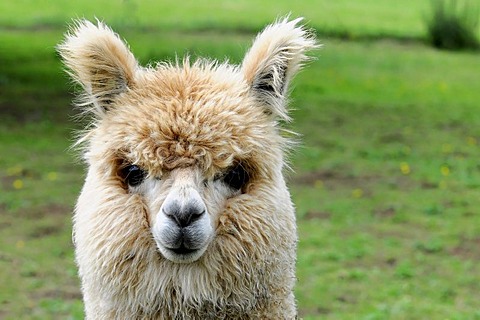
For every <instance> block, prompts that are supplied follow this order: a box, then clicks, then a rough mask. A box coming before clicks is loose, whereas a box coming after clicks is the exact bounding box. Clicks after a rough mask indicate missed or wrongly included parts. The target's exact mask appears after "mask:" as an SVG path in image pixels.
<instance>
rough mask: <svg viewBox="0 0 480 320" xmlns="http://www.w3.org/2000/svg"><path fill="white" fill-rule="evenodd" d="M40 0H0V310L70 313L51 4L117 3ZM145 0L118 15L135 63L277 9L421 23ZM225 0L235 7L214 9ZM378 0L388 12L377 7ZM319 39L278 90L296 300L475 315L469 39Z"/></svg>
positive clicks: (228, 48)
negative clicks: (41, 0) (288, 166)
mask: <svg viewBox="0 0 480 320" xmlns="http://www.w3.org/2000/svg"><path fill="white" fill-rule="evenodd" d="M57 2H58V3H59V5H58V7H56V6H53V5H52V6H51V7H50V6H49V3H48V2H45V4H44V5H43V6H42V7H41V10H27V8H29V5H32V4H31V3H29V2H21V3H14V2H5V1H4V2H1V3H0V21H1V22H0V61H2V64H0V114H1V116H2V117H1V119H2V120H0V186H1V192H0V243H1V244H2V245H1V246H0V283H1V284H2V285H1V287H0V318H2V319H65V318H67V319H68V318H70V319H81V318H82V316H83V314H82V303H81V300H80V294H79V284H78V280H77V277H76V268H75V266H74V262H73V253H72V251H73V246H72V244H71V235H70V233H71V222H70V220H71V211H72V208H73V205H74V202H75V199H76V197H77V195H78V193H79V190H80V187H81V183H82V178H83V177H82V175H83V174H82V170H83V169H82V166H81V165H79V164H77V163H76V162H75V160H74V159H75V156H74V154H72V153H71V152H69V151H68V147H69V145H70V144H71V141H72V138H71V137H72V136H71V131H72V130H73V129H74V128H78V126H77V125H76V124H74V123H73V122H72V121H71V120H70V119H69V115H71V114H73V112H72V110H71V107H70V106H69V104H70V102H69V100H70V98H71V96H70V95H69V93H68V92H71V91H72V90H73V88H72V87H71V86H70V85H69V84H68V82H67V78H66V76H65V75H64V74H63V73H62V71H61V66H60V63H59V61H58V58H57V56H56V55H55V53H54V50H53V48H54V46H55V44H56V43H58V42H59V41H60V40H61V38H62V33H63V31H64V27H63V26H64V22H65V21H67V20H68V19H69V17H71V16H73V15H80V16H82V15H85V16H91V15H93V13H94V12H97V15H99V16H102V12H104V13H108V14H109V15H110V16H108V15H106V16H107V17H110V18H111V19H112V20H113V21H114V23H116V24H117V25H120V24H122V23H124V22H125V20H122V19H124V17H126V16H127V15H126V12H128V10H127V9H125V8H126V7H127V6H128V5H130V6H132V5H133V4H132V3H123V4H121V3H120V2H113V1H110V2H106V5H105V7H102V10H97V9H96V6H95V5H90V4H89V3H86V4H82V7H81V8H80V7H75V6H73V5H72V4H70V2H66V1H65V2H61V1H57ZM162 3H164V4H162V5H160V4H155V5H154V4H153V2H151V3H150V5H151V6H152V7H154V8H156V9H157V10H158V11H159V12H162V19H161V20H158V19H157V18H158V14H157V13H156V12H155V10H151V11H147V9H146V8H148V6H147V7H144V6H143V5H142V6H138V7H137V8H136V9H135V10H136V11H135V12H136V14H134V15H132V19H133V18H135V17H136V18H137V19H138V17H139V16H141V17H142V19H140V20H136V21H133V22H134V24H136V26H137V28H138V27H139V26H140V27H141V28H142V29H141V31H138V29H135V28H133V29H130V30H127V28H125V30H124V31H123V32H122V36H123V37H125V38H126V39H127V40H128V41H129V43H130V45H131V47H132V50H133V51H134V52H135V54H136V55H137V56H138V57H139V59H140V60H141V62H142V63H144V64H145V63H148V62H149V61H154V60H156V59H165V58H167V59H173V58H174V54H175V52H177V53H178V54H179V55H183V54H184V53H185V52H186V51H189V52H193V54H194V55H195V54H197V55H206V56H210V57H216V58H219V59H223V58H224V57H226V56H228V57H231V60H232V61H234V62H239V61H240V60H241V57H242V56H243V53H244V52H245V49H246V48H247V47H248V45H249V44H250V43H251V37H252V34H249V30H256V29H257V28H259V27H260V26H261V25H262V24H264V23H265V22H267V21H269V20H271V18H272V17H273V16H276V15H277V13H278V12H279V11H292V12H293V13H297V12H298V13H300V14H301V13H302V12H303V13H308V14H306V16H307V17H308V19H309V20H311V22H312V25H313V26H315V27H317V28H318V27H319V26H321V25H323V26H329V27H331V28H332V29H335V30H337V31H338V32H343V31H344V30H348V32H351V33H355V34H356V35H358V37H360V38H362V37H363V36H365V35H385V34H387V35H388V34H390V35H392V36H398V35H400V36H414V37H417V36H419V35H420V34H421V32H420V31H419V30H420V29H418V28H419V27H418V26H417V22H415V23H413V21H417V20H416V18H415V17H416V15H417V14H418V17H419V19H418V25H420V24H421V21H420V16H421V10H423V9H421V7H420V6H421V5H420V4H419V2H414V1H408V4H409V5H406V4H405V5H401V6H400V4H397V3H396V2H393V1H384V2H381V3H378V2H376V1H365V2H362V3H364V5H363V6H360V5H358V4H357V5H356V4H352V3H351V2H350V3H349V2H348V1H346V0H345V1H331V2H326V1H325V2H319V4H318V6H319V7H322V8H325V9H324V10H320V9H318V10H308V9H309V8H308V7H307V6H305V7H302V5H298V6H296V7H295V8H290V9H289V7H290V6H289V5H288V4H287V2H278V3H277V2H264V4H262V7H260V8H259V9H258V10H253V9H252V8H253V6H252V3H251V2H250V3H249V2H242V3H237V2H233V1H232V2H222V4H221V5H219V6H218V7H215V8H213V9H212V8H209V9H205V7H204V6H201V5H198V8H197V7H195V3H196V2H186V4H185V6H184V7H182V8H180V6H173V5H170V4H169V3H167V2H162ZM262 3H263V2H262ZM355 3H356V2H355ZM147 4H148V3H147ZM426 5H428V3H426ZM115 6H117V7H115ZM228 6H231V7H238V8H237V11H235V12H236V13H235V14H234V13H233V11H228V10H227V12H229V14H226V15H225V16H222V15H220V14H218V11H216V10H219V11H221V10H223V9H224V8H225V7H228ZM117 9H118V10H117ZM193 9H195V10H196V11H195V12H198V14H195V15H193V14H192V12H193V11H191V10H193ZM287 9H288V10H287ZM122 10H123V11H122ZM182 10H184V11H185V12H186V13H185V12H182ZM209 10H211V13H212V15H210V14H207V13H208V11H209ZM362 10H363V11H367V12H368V13H369V14H370V15H365V14H363V15H362V14H359V13H361V12H362ZM99 11H100V13H98V12H99ZM230 12H232V13H231V14H230ZM20 13H23V14H20ZM140 13H141V14H140ZM247 13H249V14H250V13H251V14H250V15H247ZM388 14H397V15H398V16H399V17H404V19H397V20H398V23H395V19H393V18H392V16H391V15H390V16H389V15H388ZM179 17H182V19H179ZM324 18H325V19H324ZM122 21H124V22H122ZM133 22H132V23H133ZM125 23H130V22H128V21H126V22H125ZM177 23H178V24H179V29H181V30H180V31H179V30H174V27H173V26H174V25H175V24H177ZM207 23H210V25H209V26H210V27H209V28H206V26H207ZM149 26H151V28H148V27H149ZM212 26H213V27H212ZM357 26H358V28H357ZM13 27H15V28H13ZM417 27H418V28H417ZM198 29H200V30H198ZM207 29H208V30H207ZM323 42H324V43H325V47H324V48H323V49H322V50H320V51H319V52H317V53H316V56H317V57H318V60H317V61H315V62H313V63H311V64H310V65H309V66H308V67H307V68H306V69H305V70H304V71H303V72H301V74H300V75H299V76H298V77H297V79H296V80H295V82H294V86H295V90H294V91H293V94H292V100H293V103H292V105H293V106H294V107H295V110H293V111H292V115H293V117H294V119H295V121H294V123H293V125H292V126H293V129H294V130H296V131H298V132H300V133H301V134H302V135H303V137H302V140H303V145H302V146H300V147H299V148H298V150H297V152H296V154H295V155H294V156H293V158H292V162H293V167H294V168H295V173H293V174H291V175H290V186H291V190H292V195H293V199H294V202H295V203H296V206H297V215H298V225H299V234H300V239H301V240H300V243H299V252H298V273H297V274H298V285H297V289H296V291H297V299H298V303H299V310H300V315H301V316H302V317H303V318H304V319H395V320H397V319H398V320H400V319H480V312H479V309H478V307H479V304H478V301H480V294H479V292H480V285H479V281H478V280H479V276H478V275H479V274H480V270H479V264H478V261H479V259H480V236H479V235H480V214H479V213H478V210H477V208H478V207H479V205H480V197H478V194H479V193H480V167H479V165H478V160H477V159H478V158H479V157H480V150H479V148H478V145H479V143H480V116H479V112H478V111H477V109H478V107H477V106H478V103H477V101H479V99H480V92H479V91H478V88H477V87H478V83H477V82H478V81H477V73H476V72H475V70H480V60H479V59H478V55H476V54H473V53H448V52H441V51H436V50H433V49H430V48H428V47H426V46H424V45H422V44H421V43H404V42H397V41H394V40H382V41H347V42H345V41H339V40H334V39H326V40H325V39H324V40H323Z"/></svg>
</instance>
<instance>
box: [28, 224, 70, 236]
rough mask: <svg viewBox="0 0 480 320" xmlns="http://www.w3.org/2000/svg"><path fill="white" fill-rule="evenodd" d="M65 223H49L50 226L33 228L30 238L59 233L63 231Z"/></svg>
mask: <svg viewBox="0 0 480 320" xmlns="http://www.w3.org/2000/svg"><path fill="white" fill-rule="evenodd" d="M63 229H64V228H63V223H62V224H61V225H49V226H41V227H37V228H35V229H33V230H32V231H31V232H30V233H29V234H28V236H29V237H30V238H43V237H46V236H50V235H53V234H58V233H61V232H62V231H63Z"/></svg>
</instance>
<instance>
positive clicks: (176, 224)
mask: <svg viewBox="0 0 480 320" xmlns="http://www.w3.org/2000/svg"><path fill="white" fill-rule="evenodd" d="M152 233H153V237H154V239H155V241H156V243H157V247H158V249H159V251H160V253H161V254H162V255H163V256H164V257H165V258H167V259H169V260H171V261H173V262H180V263H190V262H193V261H196V260H198V259H199V258H200V257H201V256H202V255H203V254H204V253H205V251H206V249H207V247H208V244H209V243H210V241H211V239H212V238H213V228H212V226H211V220H210V215H209V213H208V211H207V207H206V206H205V203H204V201H203V200H202V198H201V196H200V193H199V192H198V190H197V189H196V187H195V185H193V184H191V183H190V184H189V183H186V184H182V183H179V182H178V181H176V183H175V184H174V185H173V186H172V189H171V190H170V192H169V193H168V195H167V198H166V199H165V201H164V202H163V204H162V206H161V208H160V210H159V212H158V214H157V217H156V220H155V222H154V225H153V228H152Z"/></svg>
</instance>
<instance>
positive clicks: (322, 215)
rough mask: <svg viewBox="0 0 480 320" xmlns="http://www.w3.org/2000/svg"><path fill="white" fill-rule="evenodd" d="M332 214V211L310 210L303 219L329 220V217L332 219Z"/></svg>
mask: <svg viewBox="0 0 480 320" xmlns="http://www.w3.org/2000/svg"><path fill="white" fill-rule="evenodd" d="M331 216H332V214H331V213H330V212H325V211H312V210H309V211H307V213H306V214H305V215H304V216H303V217H302V219H303V220H314V219H320V220H328V219H330V217H331Z"/></svg>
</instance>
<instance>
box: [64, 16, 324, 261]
mask: <svg viewBox="0 0 480 320" xmlns="http://www.w3.org/2000/svg"><path fill="white" fill-rule="evenodd" d="M299 22H300V19H297V20H293V21H288V20H287V19H284V20H280V21H278V22H277V23H275V24H273V25H271V26H269V27H267V28H266V29H265V30H264V31H263V32H262V33H261V34H259V35H258V36H257V38H256V39H255V41H254V43H253V45H252V47H251V49H250V50H249V51H248V53H247V54H246V56H245V58H244V60H243V62H242V64H241V65H239V66H235V65H230V64H228V63H218V62H213V61H208V60H202V59H199V60H197V61H195V62H190V61H189V59H188V58H185V59H183V61H182V62H178V61H177V62H176V63H166V62H165V63H159V64H158V65H156V66H155V67H148V68H147V67H141V66H140V65H139V64H138V63H137V61H136V59H135V58H134V56H133V54H132V53H131V52H130V50H129V49H128V47H127V45H126V44H125V43H124V42H123V41H122V40H120V38H119V37H118V36H117V35H116V34H115V33H114V32H113V31H112V30H111V29H109V28H108V27H107V26H105V25H104V24H102V23H100V22H99V23H98V24H97V25H94V24H92V23H90V22H88V21H79V22H78V23H77V24H76V25H75V26H74V27H73V28H72V31H71V33H70V34H68V35H67V37H66V40H65V41H64V42H63V43H62V44H61V45H60V46H59V52H60V54H61V56H62V58H63V60H64V63H65V64H66V66H67V68H68V70H69V73H70V75H71V76H72V77H73V79H75V80H76V81H77V82H78V83H79V84H80V85H81V86H82V87H83V94H82V95H81V96H80V99H79V101H80V103H79V105H80V106H82V107H83V108H84V109H85V112H86V113H88V114H91V116H92V118H93V121H92V125H91V126H89V128H87V129H86V132H85V134H84V136H83V137H82V138H81V142H82V144H83V146H84V158H85V160H86V162H87V163H88V166H89V173H88V176H87V179H86V186H85V188H89V189H90V190H91V192H90V193H88V194H89V196H88V197H89V199H88V201H87V202H88V208H87V209H85V211H88V212H89V213H88V212H87V213H85V214H86V215H87V214H90V215H91V217H92V220H93V219H94V218H95V219H98V221H97V224H98V225H102V223H103V225H104V228H107V229H108V230H110V232H116V233H121V232H125V233H126V234H125V235H122V234H116V235H115V236H117V237H123V236H125V237H126V238H128V236H127V234H129V233H132V232H142V233H144V234H148V235H149V236H146V238H148V239H151V240H152V245H154V246H155V247H156V250H157V252H159V253H160V255H159V256H160V257H161V258H160V259H167V260H170V261H172V262H174V263H192V262H194V261H197V260H201V259H202V258H203V257H204V256H205V255H207V252H208V248H209V247H211V244H212V242H214V241H215V239H217V238H218V237H219V236H220V235H224V234H228V233H231V232H232V230H233V229H232V228H237V229H238V228H240V229H242V227H241V226H240V227H239V224H240V223H239V222H238V221H240V220H242V219H244V217H245V216H248V215H249V214H250V211H255V215H259V216H261V215H262V214H263V213H262V212H261V211H262V210H265V212H266V213H265V215H267V216H268V215H272V214H273V215H275V212H276V210H273V209H272V210H270V209H269V208H266V209H261V208H260V207H261V206H260V207H259V204H262V203H263V204H264V203H265V202H262V200H261V199H258V194H265V195H268V196H271V197H272V198H275V197H277V196H279V195H281V196H284V195H285V194H288V193H287V191H286V187H285V184H284V181H283V178H282V168H283V166H284V160H283V152H284V149H285V147H286V145H287V142H288V141H286V139H285V138H284V137H283V136H282V135H281V134H280V132H281V130H280V128H279V125H278V122H279V120H286V119H288V116H287V108H286V99H287V97H286V95H287V92H288V84H289V82H290V79H291V78H292V76H293V75H294V74H295V73H296V72H297V71H298V69H299V68H300V66H301V64H302V62H303V61H305V59H306V56H305V52H306V51H307V50H308V49H311V48H313V47H315V42H314V40H313V37H312V36H311V35H310V34H309V33H308V32H307V31H306V30H305V29H304V28H302V27H301V26H298V23H299ZM87 186H88V187H87ZM273 201H274V200H273ZM272 203H274V202H272ZM270 206H274V204H272V205H270ZM267 207H268V206H267ZM259 211H260V212H259ZM268 212H273V213H268ZM99 215H100V217H98V216H99ZM264 218H265V219H270V218H273V217H264ZM250 219H256V218H250ZM102 220H103V221H106V220H108V221H109V222H108V224H107V223H105V222H103V221H102ZM247 220H248V219H247ZM91 223H92V224H93V221H92V222H91ZM252 223H253V222H252ZM273 223H274V222H273ZM114 224H116V225H118V228H115V227H114V226H113V225H114ZM121 225H124V226H121ZM122 228H123V229H122ZM131 229H139V230H137V231H131ZM108 230H107V231H108ZM119 230H124V231H119ZM107 231H105V232H107ZM237 231H238V230H237ZM86 241H90V240H86ZM126 241H127V240H124V242H126ZM132 241H133V240H132Z"/></svg>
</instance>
